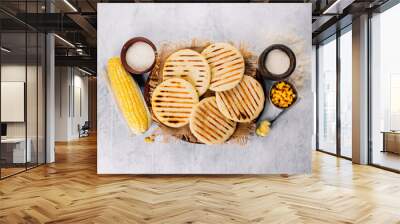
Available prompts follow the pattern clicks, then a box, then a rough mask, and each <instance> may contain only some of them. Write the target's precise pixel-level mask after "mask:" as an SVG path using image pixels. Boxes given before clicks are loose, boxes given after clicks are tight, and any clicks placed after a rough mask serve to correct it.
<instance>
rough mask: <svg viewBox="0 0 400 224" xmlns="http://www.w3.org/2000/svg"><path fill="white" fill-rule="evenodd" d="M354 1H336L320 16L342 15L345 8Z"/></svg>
mask: <svg viewBox="0 0 400 224" xmlns="http://www.w3.org/2000/svg"><path fill="white" fill-rule="evenodd" d="M354 1H355V0H336V1H335V2H333V4H332V5H330V6H329V7H328V8H327V9H325V10H324V12H323V13H322V14H324V15H326V14H342V13H343V10H344V9H345V8H347V6H349V5H351V4H352V3H353V2H354Z"/></svg>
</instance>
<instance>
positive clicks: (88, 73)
mask: <svg viewBox="0 0 400 224" xmlns="http://www.w3.org/2000/svg"><path fill="white" fill-rule="evenodd" d="M78 70H79V71H81V72H83V73H85V74H87V75H93V74H92V73H90V72H88V71H86V70H83V69H81V68H79V67H78Z"/></svg>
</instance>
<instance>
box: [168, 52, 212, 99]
mask: <svg viewBox="0 0 400 224" xmlns="http://www.w3.org/2000/svg"><path fill="white" fill-rule="evenodd" d="M162 74H163V80H167V79H170V78H182V79H185V80H186V81H188V82H190V83H191V84H192V85H193V86H194V87H195V88H196V90H197V92H198V93H199V95H200V96H201V95H203V94H204V93H205V92H206V91H207V89H208V87H209V85H210V79H211V71H210V66H209V65H208V62H207V60H206V59H205V58H204V56H203V55H201V54H199V53H198V52H196V51H194V50H190V49H183V50H179V51H177V52H175V53H173V54H171V55H170V56H169V57H168V58H167V60H166V61H165V63H164V67H163V72H162Z"/></svg>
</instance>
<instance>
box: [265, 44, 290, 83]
mask: <svg viewBox="0 0 400 224" xmlns="http://www.w3.org/2000/svg"><path fill="white" fill-rule="evenodd" d="M273 50H281V51H283V52H284V53H286V55H287V56H288V57H289V60H290V65H289V68H288V69H287V70H286V72H284V73H282V74H275V73H272V72H270V71H269V70H268V68H267V67H266V64H265V61H266V60H265V59H267V57H268V55H269V53H270V52H271V51H273ZM295 68H296V56H295V55H294V53H293V51H292V50H291V49H290V48H288V47H287V46H285V45H283V44H274V45H271V46H269V47H268V48H267V49H265V50H264V51H263V52H262V53H261V55H260V57H259V59H258V70H259V72H260V73H261V75H262V76H263V77H265V78H267V79H269V80H273V81H280V80H284V79H286V78H288V77H289V76H290V75H291V74H292V73H293V72H294V70H295Z"/></svg>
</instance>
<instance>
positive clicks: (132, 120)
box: [107, 57, 151, 134]
mask: <svg viewBox="0 0 400 224" xmlns="http://www.w3.org/2000/svg"><path fill="white" fill-rule="evenodd" d="M107 71H108V78H109V80H110V84H111V88H112V90H113V92H114V96H115V98H116V101H117V103H118V105H119V108H120V110H121V112H122V114H123V116H124V118H125V120H126V122H127V123H128V126H129V128H130V129H131V130H132V132H134V133H135V134H141V133H144V132H145V131H147V130H148V129H149V127H150V125H151V115H150V112H149V109H148V108H147V105H146V102H145V101H144V98H143V95H142V93H141V91H140V88H139V86H138V84H137V83H136V82H135V80H134V79H133V78H132V76H131V75H130V74H128V72H126V71H125V69H124V67H123V65H122V63H121V59H120V58H118V57H113V58H111V59H110V60H109V61H108V66H107Z"/></svg>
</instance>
